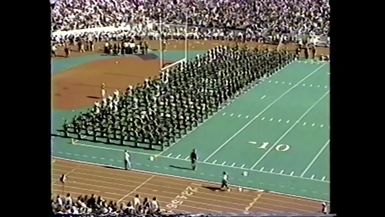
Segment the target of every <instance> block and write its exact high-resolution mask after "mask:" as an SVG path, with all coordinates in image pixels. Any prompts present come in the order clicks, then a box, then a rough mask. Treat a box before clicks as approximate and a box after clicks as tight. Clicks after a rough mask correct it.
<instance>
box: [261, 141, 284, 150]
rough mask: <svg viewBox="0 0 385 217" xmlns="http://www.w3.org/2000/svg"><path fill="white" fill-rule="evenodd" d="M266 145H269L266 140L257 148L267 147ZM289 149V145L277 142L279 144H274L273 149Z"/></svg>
mask: <svg viewBox="0 0 385 217" xmlns="http://www.w3.org/2000/svg"><path fill="white" fill-rule="evenodd" d="M268 146H269V143H268V142H264V143H262V145H261V146H259V147H258V148H259V149H267V147H268ZM289 149H290V146H289V145H286V144H279V145H277V146H275V150H277V151H287V150H289Z"/></svg>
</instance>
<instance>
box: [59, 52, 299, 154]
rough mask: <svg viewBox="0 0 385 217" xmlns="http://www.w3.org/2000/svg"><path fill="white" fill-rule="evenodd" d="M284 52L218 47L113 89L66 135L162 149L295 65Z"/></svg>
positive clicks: (75, 121)
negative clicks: (252, 88)
mask: <svg viewBox="0 0 385 217" xmlns="http://www.w3.org/2000/svg"><path fill="white" fill-rule="evenodd" d="M295 58H296V55H294V54H291V53H288V52H285V51H279V52H278V51H273V52H268V51H267V50H263V51H262V50H258V49H255V50H249V49H248V48H246V47H243V48H240V47H238V46H236V47H227V46H218V47H216V48H213V49H211V50H210V51H208V52H207V53H206V54H204V55H203V56H198V57H197V58H196V59H195V61H189V62H187V63H186V62H181V63H180V64H179V65H177V66H176V67H174V68H171V69H170V70H167V71H162V72H161V75H160V77H159V78H156V79H152V80H151V79H146V80H145V82H144V84H143V85H140V86H137V87H135V88H134V87H132V86H129V87H128V88H127V89H126V91H125V93H124V94H121V93H119V91H115V92H114V95H113V96H109V97H108V98H105V99H103V100H102V101H101V103H99V102H96V103H95V105H94V107H93V108H92V109H90V110H89V111H88V112H87V113H80V114H79V115H77V116H75V117H74V118H73V119H72V121H71V122H70V123H68V122H67V121H66V122H65V123H64V125H63V130H64V136H66V137H68V136H70V137H75V138H78V139H84V138H85V137H89V139H92V140H93V141H102V142H105V143H113V144H120V145H126V143H127V142H134V144H135V146H138V143H140V144H149V148H151V149H158V148H159V147H160V149H161V150H163V148H164V146H168V145H170V144H171V143H172V142H174V141H175V139H176V138H180V137H181V136H182V135H183V134H186V133H187V131H188V130H191V129H192V128H193V127H196V126H197V125H198V123H201V122H203V120H204V119H206V118H207V117H208V116H209V115H211V114H212V113H214V112H216V111H218V109H219V108H220V106H221V105H223V104H224V103H226V102H228V100H230V99H232V98H234V97H236V96H237V95H238V94H239V93H241V92H242V91H243V90H245V89H247V88H248V87H250V85H252V84H253V83H254V82H257V81H258V80H259V79H261V78H262V77H264V76H269V75H271V74H272V73H274V72H276V71H277V70H279V69H281V68H283V67H284V66H285V65H286V64H288V63H289V62H291V61H293V60H294V59H295Z"/></svg>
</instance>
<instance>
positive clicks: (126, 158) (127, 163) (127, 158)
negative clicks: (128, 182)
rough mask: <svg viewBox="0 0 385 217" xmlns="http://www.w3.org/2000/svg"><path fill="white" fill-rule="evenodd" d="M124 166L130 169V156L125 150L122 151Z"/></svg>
mask: <svg viewBox="0 0 385 217" xmlns="http://www.w3.org/2000/svg"><path fill="white" fill-rule="evenodd" d="M124 168H125V169H126V170H128V168H130V169H131V156H130V154H129V153H128V151H127V150H125V151H124Z"/></svg>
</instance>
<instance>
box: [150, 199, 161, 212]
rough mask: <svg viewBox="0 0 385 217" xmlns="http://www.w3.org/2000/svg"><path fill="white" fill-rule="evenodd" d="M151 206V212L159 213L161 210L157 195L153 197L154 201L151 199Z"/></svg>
mask: <svg viewBox="0 0 385 217" xmlns="http://www.w3.org/2000/svg"><path fill="white" fill-rule="evenodd" d="M149 207H150V213H158V212H159V211H160V208H159V203H158V201H157V200H156V197H153V198H152V201H151V203H150V205H149Z"/></svg>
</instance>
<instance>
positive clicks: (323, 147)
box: [301, 139, 330, 177]
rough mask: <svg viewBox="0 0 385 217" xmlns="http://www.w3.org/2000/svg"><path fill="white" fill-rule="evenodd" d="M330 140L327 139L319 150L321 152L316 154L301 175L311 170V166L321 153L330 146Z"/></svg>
mask: <svg viewBox="0 0 385 217" xmlns="http://www.w3.org/2000/svg"><path fill="white" fill-rule="evenodd" d="M329 142H330V139H328V141H326V143H325V145H324V146H322V148H321V149H320V150H319V152H318V153H317V154H316V156H315V157H314V158H313V160H312V161H311V162H310V163H309V165H307V167H306V169H305V170H304V171H303V172H302V173H301V177H303V175H305V173H306V172H307V171H308V170H309V168H310V167H311V166H312V165H313V164H314V162H315V161H316V160H317V159H318V157H319V156H320V155H321V153H322V151H323V150H324V149H325V148H326V146H328V144H329Z"/></svg>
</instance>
